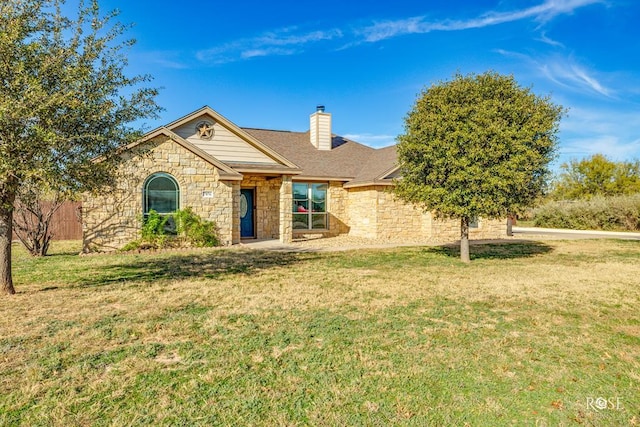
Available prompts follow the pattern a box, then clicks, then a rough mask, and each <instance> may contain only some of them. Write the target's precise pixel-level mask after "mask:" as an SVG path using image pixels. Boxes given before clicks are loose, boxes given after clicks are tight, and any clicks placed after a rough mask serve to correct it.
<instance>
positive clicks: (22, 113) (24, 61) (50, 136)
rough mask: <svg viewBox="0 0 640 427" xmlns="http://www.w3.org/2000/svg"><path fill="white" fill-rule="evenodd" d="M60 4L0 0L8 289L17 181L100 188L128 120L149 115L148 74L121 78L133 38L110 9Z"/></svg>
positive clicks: (0, 156) (0, 228)
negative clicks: (72, 10)
mask: <svg viewBox="0 0 640 427" xmlns="http://www.w3.org/2000/svg"><path fill="white" fill-rule="evenodd" d="M63 3H64V1H63V0H3V1H2V2H0V281H1V282H2V288H3V290H4V291H5V292H7V293H10V294H11V293H14V292H15V290H14V287H13V282H12V277H11V224H12V216H13V210H14V204H15V200H16V194H17V193H18V189H19V188H20V186H21V185H22V184H23V183H25V182H29V183H31V184H34V183H35V184H36V185H37V183H38V182H40V183H42V184H43V185H45V186H46V187H47V188H49V189H50V190H52V191H60V192H63V193H73V192H79V191H92V190H96V189H97V188H100V187H101V186H104V185H107V184H109V183H110V181H111V180H112V177H113V175H112V172H113V166H114V162H115V158H116V156H114V155H113V153H114V152H115V151H116V150H115V149H116V148H117V147H120V146H122V145H123V144H126V143H128V142H130V141H132V140H133V139H135V138H136V137H137V136H138V135H139V132H137V129H136V128H135V127H134V126H133V125H132V123H136V121H138V120H139V119H141V118H145V117H153V116H155V115H157V112H158V106H157V105H156V103H155V101H154V98H155V95H156V90H155V89H153V88H147V87H144V86H145V83H146V82H148V81H149V77H148V76H133V77H130V76H127V75H126V74H125V67H126V65H127V60H126V57H125V52H126V49H127V48H128V47H130V46H131V45H132V44H133V41H131V40H126V39H123V34H124V32H125V30H126V27H124V26H123V25H121V24H120V23H118V22H116V21H115V20H114V18H115V16H116V14H115V13H109V14H106V15H105V14H102V13H101V12H100V9H99V6H98V3H97V1H88V2H87V3H85V2H83V1H80V2H79V5H78V12H77V14H73V15H72V16H68V15H67V14H65V12H63V6H64V4H63ZM76 4H77V3H76ZM96 157H101V158H102V160H103V161H101V162H95V161H93V160H94V159H95V158H96Z"/></svg>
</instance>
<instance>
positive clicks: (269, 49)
mask: <svg viewBox="0 0 640 427" xmlns="http://www.w3.org/2000/svg"><path fill="white" fill-rule="evenodd" d="M597 3H603V0H544V1H543V2H542V3H540V4H538V5H536V6H532V7H529V8H526V9H520V10H512V11H507V12H497V11H489V12H487V13H484V14H482V15H480V16H477V17H473V18H469V19H458V20H456V19H443V20H433V21H430V20H427V18H426V17H425V16H416V17H409V18H403V19H398V20H388V21H379V22H374V23H372V24H368V25H364V26H360V27H356V28H354V29H352V30H350V31H348V32H345V31H343V30H341V29H339V28H328V29H322V30H314V31H304V30H301V29H300V28H299V27H297V26H293V27H287V28H282V29H279V30H275V31H270V32H267V33H264V34H261V35H258V36H256V37H252V38H246V39H240V40H236V41H233V42H230V43H227V44H224V45H221V46H217V47H214V48H211V49H206V50H201V51H199V52H198V53H197V55H196V57H197V58H198V59H199V60H200V61H203V62H211V63H227V62H234V61H239V60H242V59H249V58H255V57H258V56H268V55H291V54H294V53H301V52H304V50H305V47H307V46H310V45H313V44H316V43H320V42H327V41H331V40H340V41H341V42H342V47H338V48H337V49H338V50H342V49H347V48H351V47H353V46H357V45H359V44H361V43H365V42H369V43H375V42H379V41H382V40H386V39H390V38H393V37H398V36H402V35H407V34H424V33H429V32H432V31H463V30H468V29H473V28H483V27H489V26H494V25H499V24H504V23H507V22H514V21H520V20H524V19H530V20H533V21H535V22H538V23H540V24H543V23H546V22H548V21H550V20H551V19H553V18H555V17H557V16H559V15H565V14H571V13H573V12H574V11H575V10H577V9H580V8H582V7H586V6H589V5H593V4H597ZM346 27H348V26H345V27H341V28H346ZM541 41H543V42H545V43H548V44H554V45H560V44H559V43H558V42H555V41H553V40H551V39H549V38H548V37H546V36H545V35H544V33H543V35H542V38H541ZM277 47H287V49H282V50H280V49H276V48H277Z"/></svg>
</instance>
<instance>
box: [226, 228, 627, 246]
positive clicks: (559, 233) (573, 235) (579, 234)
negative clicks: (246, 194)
mask: <svg viewBox="0 0 640 427" xmlns="http://www.w3.org/2000/svg"><path fill="white" fill-rule="evenodd" d="M577 239H625V240H640V233H631V232H616V231H592V230H565V229H555V228H537V227H513V236H511V237H504V238H503V239H489V240H471V241H470V243H471V244H472V245H479V244H483V243H502V242H504V243H508V242H514V241H518V240H520V241H522V240H577ZM458 243H459V242H457V241H452V242H449V244H458ZM443 244H447V243H443V242H438V243H436V242H380V241H373V240H372V241H368V240H367V239H357V238H350V237H349V236H341V237H339V238H335V237H330V238H326V239H317V240H314V243H313V244H312V245H310V244H305V243H304V242H299V243H296V242H294V243H291V244H286V243H281V242H280V241H279V240H277V239H257V240H255V239H254V240H251V239H248V240H243V241H242V242H241V243H240V244H238V245H234V246H233V247H234V248H237V249H253V250H268V251H277V252H336V251H348V250H354V249H385V248H396V247H403V246H439V245H443Z"/></svg>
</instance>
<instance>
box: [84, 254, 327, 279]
mask: <svg viewBox="0 0 640 427" xmlns="http://www.w3.org/2000/svg"><path fill="white" fill-rule="evenodd" d="M317 256H318V255H317V254H313V253H293V252H271V251H257V250H251V251H241V250H220V251H212V252H206V253H187V254H170V255H169V254H167V255H151V254H150V255H148V256H147V255H142V256H136V257H130V261H129V259H127V258H125V260H124V262H118V263H114V264H113V265H110V266H103V267H100V269H99V270H97V271H96V272H95V274H94V275H92V276H91V277H87V278H86V279H82V280H80V281H79V282H78V283H77V284H76V285H75V287H92V286H104V285H110V284H117V283H124V282H137V283H140V282H143V283H145V282H146V283H151V282H157V281H163V280H184V279H189V278H198V279H218V278H222V277H225V276H229V275H249V274H255V273H257V272H260V271H262V270H267V269H270V268H276V267H284V266H289V265H292V264H296V263H300V262H304V261H308V260H310V259H313V258H314V257H317ZM127 261H129V262H127Z"/></svg>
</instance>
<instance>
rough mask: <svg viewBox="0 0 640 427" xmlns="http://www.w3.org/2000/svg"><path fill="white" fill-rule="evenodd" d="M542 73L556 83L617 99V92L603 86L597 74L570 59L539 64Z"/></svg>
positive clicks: (555, 59) (559, 59) (552, 59)
mask: <svg viewBox="0 0 640 427" xmlns="http://www.w3.org/2000/svg"><path fill="white" fill-rule="evenodd" d="M538 66H539V69H540V71H541V72H542V73H543V74H544V75H545V76H546V77H547V78H548V79H549V80H551V81H553V82H554V83H556V84H558V85H560V86H563V87H566V88H569V89H572V90H575V91H581V92H583V91H585V90H586V91H588V92H592V93H596V94H600V95H603V96H605V97H608V98H614V97H615V91H614V90H613V89H611V88H608V87H606V86H605V85H604V84H602V83H601V82H600V81H599V79H598V78H597V77H596V76H595V74H596V72H595V71H593V70H588V69H587V68H586V67H584V66H582V65H580V64H578V63H576V62H575V61H574V60H573V59H571V58H568V59H565V58H550V59H548V60H547V61H546V62H545V63H543V64H540V63H539V64H538Z"/></svg>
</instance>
